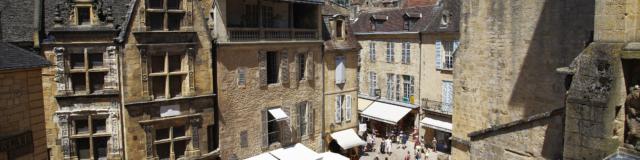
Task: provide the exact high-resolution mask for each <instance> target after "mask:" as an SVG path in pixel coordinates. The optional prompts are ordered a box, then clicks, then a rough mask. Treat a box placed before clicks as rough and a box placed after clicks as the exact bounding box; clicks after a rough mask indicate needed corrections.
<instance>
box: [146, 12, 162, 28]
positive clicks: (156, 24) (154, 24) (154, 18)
mask: <svg viewBox="0 0 640 160" xmlns="http://www.w3.org/2000/svg"><path fill="white" fill-rule="evenodd" d="M147 24H148V25H149V30H152V31H156V30H160V31H161V30H164V13H148V14H147Z"/></svg>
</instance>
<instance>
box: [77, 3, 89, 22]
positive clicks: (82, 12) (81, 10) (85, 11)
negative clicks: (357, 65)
mask: <svg viewBox="0 0 640 160" xmlns="http://www.w3.org/2000/svg"><path fill="white" fill-rule="evenodd" d="M90 11H91V10H90V9H89V7H78V25H90V24H91V13H89V12H90Z"/></svg>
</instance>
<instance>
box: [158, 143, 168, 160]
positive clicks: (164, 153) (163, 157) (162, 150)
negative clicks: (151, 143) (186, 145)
mask: <svg viewBox="0 0 640 160" xmlns="http://www.w3.org/2000/svg"><path fill="white" fill-rule="evenodd" d="M170 152H171V143H162V144H156V154H158V158H159V159H160V160H169V159H170V158H171V157H170V154H171V153H170Z"/></svg>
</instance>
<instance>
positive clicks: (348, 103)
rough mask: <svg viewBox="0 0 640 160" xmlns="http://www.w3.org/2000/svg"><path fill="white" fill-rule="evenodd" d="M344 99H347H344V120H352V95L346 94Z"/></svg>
mask: <svg viewBox="0 0 640 160" xmlns="http://www.w3.org/2000/svg"><path fill="white" fill-rule="evenodd" d="M344 100H345V101H344V104H345V109H344V110H345V112H344V120H345V121H350V120H351V95H346V96H345V98H344Z"/></svg>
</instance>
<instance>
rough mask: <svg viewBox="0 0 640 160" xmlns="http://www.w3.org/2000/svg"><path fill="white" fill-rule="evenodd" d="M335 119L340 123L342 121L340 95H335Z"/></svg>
mask: <svg viewBox="0 0 640 160" xmlns="http://www.w3.org/2000/svg"><path fill="white" fill-rule="evenodd" d="M334 112H335V115H336V117H335V120H336V123H340V122H341V121H342V117H341V115H342V98H341V97H340V95H337V96H336V108H335V111H334Z"/></svg>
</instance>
